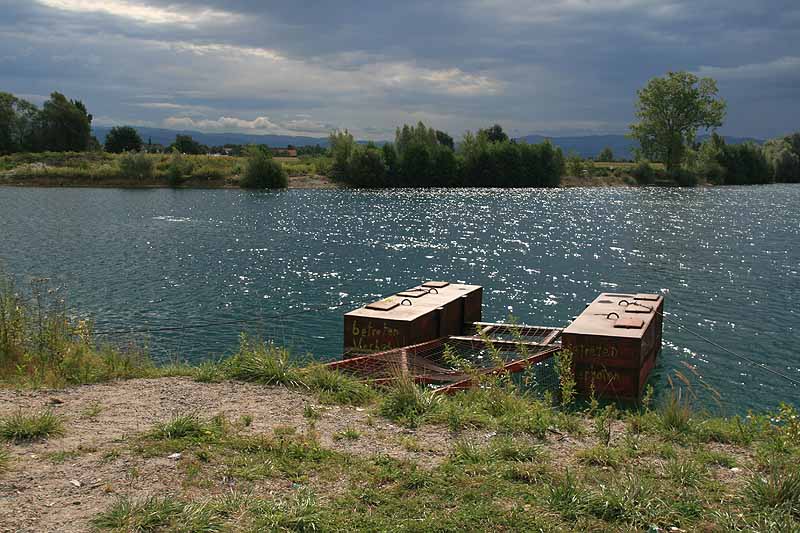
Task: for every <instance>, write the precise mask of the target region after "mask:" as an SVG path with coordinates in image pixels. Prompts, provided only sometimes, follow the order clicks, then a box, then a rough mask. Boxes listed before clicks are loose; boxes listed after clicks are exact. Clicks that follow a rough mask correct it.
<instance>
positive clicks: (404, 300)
mask: <svg viewBox="0 0 800 533" xmlns="http://www.w3.org/2000/svg"><path fill="white" fill-rule="evenodd" d="M406 302H408V303H406ZM400 305H414V304H412V303H411V300H409V299H408V298H403V299H402V300H400Z"/></svg>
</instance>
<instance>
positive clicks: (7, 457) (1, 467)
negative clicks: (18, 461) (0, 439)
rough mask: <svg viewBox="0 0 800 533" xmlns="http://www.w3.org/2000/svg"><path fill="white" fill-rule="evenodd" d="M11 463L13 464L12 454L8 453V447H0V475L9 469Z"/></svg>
mask: <svg viewBox="0 0 800 533" xmlns="http://www.w3.org/2000/svg"><path fill="white" fill-rule="evenodd" d="M10 464H11V454H10V453H8V450H7V449H5V448H0V475H2V474H3V472H5V471H7V470H8V467H9V465H10Z"/></svg>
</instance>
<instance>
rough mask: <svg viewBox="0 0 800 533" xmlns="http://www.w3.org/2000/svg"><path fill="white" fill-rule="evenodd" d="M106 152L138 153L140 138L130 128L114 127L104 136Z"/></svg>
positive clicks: (140, 145) (140, 147)
mask: <svg viewBox="0 0 800 533" xmlns="http://www.w3.org/2000/svg"><path fill="white" fill-rule="evenodd" d="M105 149H106V152H112V153H115V154H119V153H122V152H138V151H140V150H141V149H142V138H141V137H140V136H139V132H137V131H136V129H134V128H132V127H131V126H115V127H113V128H111V131H109V132H108V135H106V144H105Z"/></svg>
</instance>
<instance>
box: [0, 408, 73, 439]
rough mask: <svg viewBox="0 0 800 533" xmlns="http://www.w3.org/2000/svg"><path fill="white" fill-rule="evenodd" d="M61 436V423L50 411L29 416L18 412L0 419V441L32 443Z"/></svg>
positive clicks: (62, 430)
mask: <svg viewBox="0 0 800 533" xmlns="http://www.w3.org/2000/svg"><path fill="white" fill-rule="evenodd" d="M63 434H64V424H63V421H62V419H61V417H59V416H57V415H56V414H54V413H53V412H52V411H41V412H38V413H31V414H26V413H23V412H21V411H19V412H17V413H15V414H13V415H11V416H9V417H7V418H2V419H0V439H2V440H5V441H8V442H14V443H20V442H32V441H38V440H45V439H47V438H49V437H58V436H61V435H63Z"/></svg>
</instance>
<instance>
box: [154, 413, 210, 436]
mask: <svg viewBox="0 0 800 533" xmlns="http://www.w3.org/2000/svg"><path fill="white" fill-rule="evenodd" d="M214 429H215V428H214V427H213V426H212V425H211V424H210V423H207V422H204V421H202V420H200V417H199V416H198V415H197V414H195V413H190V414H182V415H176V416H174V417H173V418H172V419H171V420H169V421H168V422H159V423H158V424H156V426H155V428H153V431H151V432H150V435H149V436H150V438H152V439H154V440H169V439H185V438H198V437H203V436H205V435H208V434H210V433H212V432H213V431H214Z"/></svg>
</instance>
